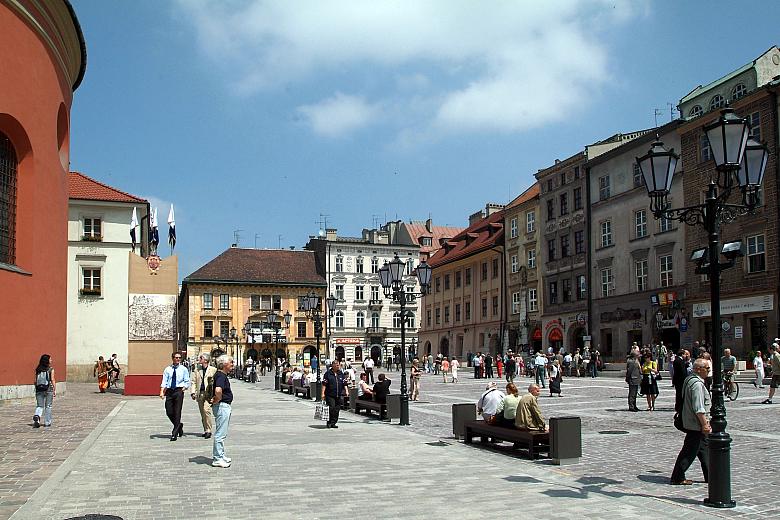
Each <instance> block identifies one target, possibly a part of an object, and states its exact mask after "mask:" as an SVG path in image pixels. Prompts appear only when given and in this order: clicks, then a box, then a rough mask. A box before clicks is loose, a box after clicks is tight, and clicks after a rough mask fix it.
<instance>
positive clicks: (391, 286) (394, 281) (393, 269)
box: [379, 254, 431, 426]
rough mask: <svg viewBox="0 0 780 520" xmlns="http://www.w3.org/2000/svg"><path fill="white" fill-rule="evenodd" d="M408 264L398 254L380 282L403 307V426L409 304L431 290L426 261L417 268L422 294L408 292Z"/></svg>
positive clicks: (403, 418) (406, 416)
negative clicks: (406, 273)
mask: <svg viewBox="0 0 780 520" xmlns="http://www.w3.org/2000/svg"><path fill="white" fill-rule="evenodd" d="M405 266H406V264H404V262H402V261H401V259H400V258H398V254H396V255H395V258H393V260H392V261H391V262H389V263H388V262H385V265H383V266H382V268H381V269H379V282H380V283H381V284H382V289H383V290H384V293H385V297H386V298H392V300H393V302H394V303H397V304H398V305H399V306H400V307H401V425H402V426H406V425H408V424H409V394H408V393H407V386H406V320H407V319H408V318H409V315H408V314H407V311H406V306H407V305H408V304H413V303H414V302H415V300H416V298H417V296H420V297H422V296H425V295H426V294H428V293H429V292H430V290H431V266H429V265H428V264H427V263H426V262H425V261H423V262H422V263H420V265H418V266H417V269H416V272H417V281H418V282H419V283H420V292H419V293H416V292H412V291H407V290H406V287H405V285H406V284H405V283H404V268H405Z"/></svg>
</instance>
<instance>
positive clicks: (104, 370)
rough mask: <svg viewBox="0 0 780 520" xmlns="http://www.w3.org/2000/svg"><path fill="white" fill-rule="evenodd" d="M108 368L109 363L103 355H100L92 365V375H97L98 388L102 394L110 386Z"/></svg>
mask: <svg viewBox="0 0 780 520" xmlns="http://www.w3.org/2000/svg"><path fill="white" fill-rule="evenodd" d="M108 368H109V367H108V363H106V362H105V360H104V359H103V356H98V360H97V361H95V366H94V367H92V377H97V379H98V390H100V393H101V394H104V393H105V392H106V388H108Z"/></svg>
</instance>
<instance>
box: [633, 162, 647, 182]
mask: <svg viewBox="0 0 780 520" xmlns="http://www.w3.org/2000/svg"><path fill="white" fill-rule="evenodd" d="M633 164H634V188H639V187H641V186H644V185H645V179H644V178H643V177H642V169H641V168H640V167H639V165H638V164H637V163H636V162H635V163H633Z"/></svg>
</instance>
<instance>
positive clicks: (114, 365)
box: [108, 354, 119, 385]
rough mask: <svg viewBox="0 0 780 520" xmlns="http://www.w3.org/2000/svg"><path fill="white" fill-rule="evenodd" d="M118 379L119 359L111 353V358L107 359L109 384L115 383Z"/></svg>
mask: <svg viewBox="0 0 780 520" xmlns="http://www.w3.org/2000/svg"><path fill="white" fill-rule="evenodd" d="M118 380H119V360H118V359H117V356H116V354H111V359H109V360H108V381H109V385H111V384H116V382H117V381H118Z"/></svg>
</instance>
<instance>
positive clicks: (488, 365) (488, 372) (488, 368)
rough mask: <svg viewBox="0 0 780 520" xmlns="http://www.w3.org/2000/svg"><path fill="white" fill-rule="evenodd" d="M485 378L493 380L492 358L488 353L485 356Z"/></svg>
mask: <svg viewBox="0 0 780 520" xmlns="http://www.w3.org/2000/svg"><path fill="white" fill-rule="evenodd" d="M485 377H487V378H489V379H492V378H493V356H491V355H490V353H488V354H487V355H486V356H485Z"/></svg>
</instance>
